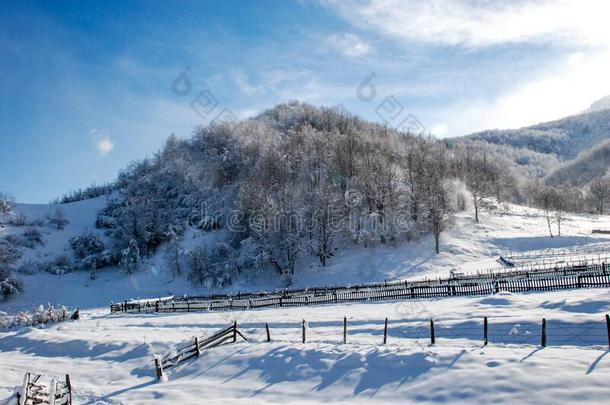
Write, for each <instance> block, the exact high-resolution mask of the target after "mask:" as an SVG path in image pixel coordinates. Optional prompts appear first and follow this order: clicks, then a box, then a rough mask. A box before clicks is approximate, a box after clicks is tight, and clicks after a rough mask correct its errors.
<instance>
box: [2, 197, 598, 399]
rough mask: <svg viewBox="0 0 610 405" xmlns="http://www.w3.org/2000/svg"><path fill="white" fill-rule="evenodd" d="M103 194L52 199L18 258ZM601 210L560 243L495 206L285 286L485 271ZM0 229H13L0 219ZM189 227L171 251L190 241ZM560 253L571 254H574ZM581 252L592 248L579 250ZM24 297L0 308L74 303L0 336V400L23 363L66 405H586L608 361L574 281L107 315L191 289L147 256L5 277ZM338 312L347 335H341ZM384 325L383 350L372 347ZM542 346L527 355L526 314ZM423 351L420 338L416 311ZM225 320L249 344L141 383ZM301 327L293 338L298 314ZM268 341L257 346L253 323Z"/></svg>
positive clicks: (80, 223)
mask: <svg viewBox="0 0 610 405" xmlns="http://www.w3.org/2000/svg"><path fill="white" fill-rule="evenodd" d="M103 204H104V200H103V198H100V199H95V200H90V201H84V202H78V203H74V204H68V205H64V206H63V208H64V210H65V212H66V215H67V217H68V219H69V220H70V224H69V225H68V226H67V227H66V229H65V230H63V231H59V230H56V229H51V228H49V227H48V226H46V227H43V230H44V231H43V234H44V237H45V241H46V243H45V246H44V247H38V248H36V249H34V250H27V251H25V255H24V258H23V259H22V260H27V259H45V258H51V257H54V255H56V254H58V253H61V252H64V253H66V254H69V253H70V252H69V248H67V247H66V246H67V244H68V241H69V239H70V238H71V237H72V236H75V235H79V234H82V233H83V232H84V231H87V230H90V231H93V232H99V231H96V230H95V229H94V226H93V225H94V221H95V212H96V211H97V210H98V209H99V208H101V207H102V206H103ZM16 211H17V212H25V213H27V215H28V217H29V218H35V217H40V216H44V215H47V214H52V213H53V211H54V207H49V206H17V207H16ZM594 228H610V217H608V216H587V215H569V217H568V219H567V220H566V222H565V223H564V225H563V229H562V234H563V236H562V237H559V238H558V237H555V238H550V237H549V236H548V233H547V232H548V230H547V228H546V222H545V220H544V218H543V216H542V214H541V213H540V212H539V211H537V210H535V209H531V208H526V207H520V206H515V205H511V206H510V207H509V210H508V211H500V210H496V211H493V212H484V213H483V214H482V215H481V223H479V224H475V223H474V222H473V219H472V215H471V213H469V212H465V213H460V214H458V216H457V218H456V221H455V224H454V226H453V227H452V228H451V229H450V230H448V231H447V232H445V233H444V234H443V236H442V240H441V250H442V252H441V254H439V255H434V254H433V250H432V249H433V244H432V240H431V239H430V238H423V239H421V240H418V241H414V242H410V243H405V242H400V243H397V244H396V245H386V246H371V247H368V248H363V247H353V248H350V249H347V250H344V251H342V252H341V253H339V254H338V255H337V256H335V257H333V258H332V259H331V260H330V262H329V265H328V266H327V267H326V268H321V267H320V266H319V265H318V264H316V263H315V261H314V260H306V261H304V262H302V263H301V264H300V266H299V268H298V269H297V273H296V276H295V280H294V286H295V287H306V286H319V285H332V284H336V285H340V284H350V283H362V282H373V281H380V280H386V279H387V280H391V279H398V278H410V279H419V278H425V277H434V276H447V275H448V274H449V272H450V271H451V270H455V271H458V272H465V273H468V272H476V271H482V270H484V269H488V268H498V267H499V266H500V265H499V264H498V263H497V258H498V256H499V255H501V254H506V253H507V252H509V251H512V252H518V251H529V250H541V249H549V248H569V249H574V250H575V251H577V252H578V249H577V248H576V247H578V246H583V247H586V248H587V249H589V248H590V247H592V246H601V245H606V244H607V243H608V242H610V236H608V235H592V234H591V230H592V229H594ZM0 232H2V233H3V234H2V235H0V237H3V236H4V235H5V234H7V233H9V232H20V229H15V227H10V226H7V227H5V228H4V229H3V230H2V231H0ZM197 241H198V239H197V236H196V235H193V234H192V233H189V234H188V235H187V239H186V240H185V242H184V244H185V245H186V246H188V245H193V244H196V243H198V242H197ZM575 256H581V255H579V253H577V254H576V255H575ZM591 256H592V257H594V256H595V255H594V254H593V255H591ZM21 277H22V278H23V279H24V281H25V285H26V290H25V292H24V293H23V294H22V295H20V296H18V297H16V298H14V299H11V300H9V301H8V302H4V303H0V311H6V312H15V311H17V310H21V309H25V308H29V307H31V306H33V305H35V304H45V303H51V304H54V305H68V306H70V307H75V306H80V308H81V309H84V311H82V318H83V319H81V320H80V321H76V322H71V321H70V322H65V323H61V324H55V325H49V326H46V327H44V328H36V327H24V328H17V329H13V330H10V331H4V332H0V376H2V378H0V401H1V400H2V398H5V399H7V400H8V398H9V397H10V396H11V395H12V393H13V388H14V387H15V386H17V385H19V384H20V382H21V380H22V377H23V372H24V371H26V370H27V371H31V372H34V373H44V374H49V375H53V376H57V377H62V375H63V374H65V373H69V374H70V376H71V378H72V382H73V385H74V390H75V401H74V403H79V404H80V403H84V404H148V403H151V402H153V401H155V400H158V401H159V400H161V401H162V403H181V404H200V403H202V402H204V399H205V403H221V402H222V403H227V404H229V403H278V402H281V403H307V404H309V403H337V402H350V403H351V402H367V403H368V402H378V403H414V402H421V403H443V402H451V403H454V402H458V403H482V402H490V401H494V402H499V403H509V402H510V403H557V402H562V403H570V402H572V403H583V402H590V403H602V402H604V401H607V398H608V395H609V394H610V389H608V388H607V381H608V378H610V360H609V357H608V356H607V353H608V349H607V347H608V341H607V335H606V325H605V321H604V316H605V314H606V313H607V312H610V291H608V290H603V289H602V290H579V291H562V292H553V293H532V294H524V295H512V294H508V293H500V294H496V295H494V296H489V297H472V298H468V297H466V298H448V299H441V300H426V301H424V300H422V301H403V302H386V303H369V304H351V305H349V304H345V305H336V306H320V307H308V308H302V307H300V308H289V309H270V310H258V311H248V312H243V313H192V314H184V315H182V314H164V315H144V316H136V315H133V316H132V315H127V316H111V315H109V314H108V312H109V311H108V304H109V303H110V301H111V300H115V301H119V300H124V299H129V298H145V297H157V296H166V295H170V294H191V293H197V294H205V293H209V291H205V290H201V289H196V288H194V287H192V286H190V285H189V284H188V282H186V280H185V279H184V278H173V277H171V276H170V275H169V274H168V272H166V271H165V269H164V258H163V252H162V250H161V251H160V252H159V253H158V254H157V255H156V256H155V257H153V258H150V259H149V260H147V262H146V263H145V268H144V270H143V271H142V272H141V273H138V274H136V275H134V276H131V277H127V276H125V275H123V274H122V273H121V272H120V270H118V269H105V270H102V271H100V272H99V273H98V278H97V279H96V280H90V279H89V277H88V274H86V273H85V272H73V273H69V274H64V275H60V276H59V275H52V274H47V273H42V274H34V275H21ZM277 287H280V284H279V283H277V282H276V281H275V280H273V279H271V278H267V279H266V278H265V277H264V276H263V277H260V278H258V279H257V280H256V281H254V282H253V281H252V280H248V279H244V280H240V281H238V282H237V283H236V284H235V285H234V286H232V287H231V288H230V290H233V291H239V290H240V291H249V290H260V289H265V290H272V289H274V288H277ZM343 316H346V317H347V319H348V343H347V344H346V345H343V344H341V341H342V320H343ZM386 317H387V318H388V329H389V337H388V344H387V345H386V346H384V345H382V344H381V343H382V335H383V323H384V319H385V318H386ZM483 317H489V338H490V342H491V343H490V344H489V345H488V346H486V347H483V345H482V333H483V332H482V323H483ZM543 317H545V318H546V319H547V325H548V343H549V347H547V348H544V349H541V348H540V347H538V346H537V345H538V344H539V343H540V335H541V330H540V328H541V326H540V323H541V319H542V318H543ZM431 318H432V319H434V320H435V330H436V338H437V341H436V344H435V345H434V346H431V345H430V331H429V319H431ZM234 319H237V321H238V322H239V325H240V328H242V330H243V331H244V333H245V334H246V336H248V337H249V339H250V341H249V342H247V343H238V344H235V345H227V346H225V347H221V348H217V349H213V350H211V351H209V352H206V353H205V354H204V355H203V356H202V358H200V359H198V360H195V361H191V362H187V363H186V364H184V365H181V366H179V367H177V368H176V369H174V370H171V371H170V372H169V374H168V381H167V382H163V383H157V382H156V381H155V373H154V367H153V355H154V354H156V353H158V354H163V353H166V352H168V351H171V350H173V349H174V348H175V347H176V345H178V344H180V343H181V342H184V341H188V340H190V339H192V337H194V336H201V337H203V336H206V335H210V334H211V333H212V332H214V331H216V330H218V329H221V328H223V327H225V326H227V325H228V324H229V323H230V322H232V321H233V320H234ZM303 319H305V320H307V322H308V330H307V343H305V344H302V343H301V330H300V325H301V321H302V320H303ZM265 322H267V323H269V325H270V327H271V336H272V342H271V343H266V342H265V332H264V323H265Z"/></svg>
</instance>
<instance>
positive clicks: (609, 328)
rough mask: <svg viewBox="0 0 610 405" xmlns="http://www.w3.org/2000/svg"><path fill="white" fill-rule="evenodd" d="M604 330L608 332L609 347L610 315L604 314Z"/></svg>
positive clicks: (609, 342) (609, 345) (609, 341)
mask: <svg viewBox="0 0 610 405" xmlns="http://www.w3.org/2000/svg"><path fill="white" fill-rule="evenodd" d="M606 331H607V332H608V348H610V316H608V314H606Z"/></svg>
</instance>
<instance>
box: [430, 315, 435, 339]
mask: <svg viewBox="0 0 610 405" xmlns="http://www.w3.org/2000/svg"><path fill="white" fill-rule="evenodd" d="M435 343H436V337H435V336H434V320H432V319H430V344H435Z"/></svg>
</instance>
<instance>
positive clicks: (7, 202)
mask: <svg viewBox="0 0 610 405" xmlns="http://www.w3.org/2000/svg"><path fill="white" fill-rule="evenodd" d="M14 202H15V200H14V199H13V197H11V196H9V195H8V194H6V193H3V192H1V191H0V214H8V213H9V212H11V209H12V205H13V203H14Z"/></svg>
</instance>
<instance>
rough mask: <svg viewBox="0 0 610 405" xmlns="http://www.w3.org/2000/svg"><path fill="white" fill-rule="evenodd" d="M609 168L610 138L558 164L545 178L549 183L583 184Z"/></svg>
mask: <svg viewBox="0 0 610 405" xmlns="http://www.w3.org/2000/svg"><path fill="white" fill-rule="evenodd" d="M609 169H610V139H609V140H607V141H605V142H603V143H601V144H600V145H598V146H596V147H594V148H591V149H589V150H586V151H584V152H582V153H581V154H580V155H578V157H577V158H576V159H574V160H571V161H569V162H565V163H563V164H561V165H559V166H558V167H557V168H556V169H555V170H553V171H552V172H551V173H550V174H549V175H548V176H547V178H546V180H547V183H550V184H565V185H569V186H583V185H586V184H588V183H589V182H591V181H592V180H593V179H595V178H597V177H602V176H605V175H607V174H608V171H609Z"/></svg>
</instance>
